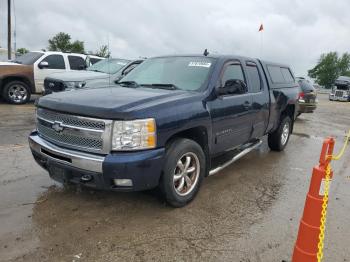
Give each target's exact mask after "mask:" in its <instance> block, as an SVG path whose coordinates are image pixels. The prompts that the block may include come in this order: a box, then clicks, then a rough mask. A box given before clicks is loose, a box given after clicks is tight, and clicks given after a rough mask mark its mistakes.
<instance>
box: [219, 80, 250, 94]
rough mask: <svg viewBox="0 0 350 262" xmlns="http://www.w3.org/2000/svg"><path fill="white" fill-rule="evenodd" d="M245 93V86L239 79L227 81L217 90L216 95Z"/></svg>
mask: <svg viewBox="0 0 350 262" xmlns="http://www.w3.org/2000/svg"><path fill="white" fill-rule="evenodd" d="M246 92H247V85H246V83H244V82H243V81H242V80H240V79H229V80H227V81H226V82H225V84H224V86H222V87H219V88H218V90H217V93H218V95H238V94H244V93H246Z"/></svg>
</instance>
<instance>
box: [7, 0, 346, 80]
mask: <svg viewBox="0 0 350 262" xmlns="http://www.w3.org/2000/svg"><path fill="white" fill-rule="evenodd" d="M6 2H7V0H0V9H1V10H0V11H1V28H0V30H1V31H0V45H1V46H2V47H5V46H6ZM15 8H16V17H17V48H19V47H26V48H28V49H30V50H38V49H41V48H46V47H47V45H48V43H47V40H48V38H50V37H52V36H53V35H55V34H56V33H58V32H60V31H63V32H67V33H69V34H70V35H71V36H72V40H76V39H79V40H82V41H84V42H85V48H86V50H92V51H95V50H96V49H98V47H99V46H100V45H103V44H107V42H108V39H109V44H110V49H111V52H112V56H113V57H123V58H124V57H125V58H136V57H139V56H146V57H150V56H155V55H162V54H181V53H202V52H203V50H204V49H205V48H208V50H209V52H212V53H225V54H238V55H244V56H252V57H262V58H263V59H267V60H272V61H276V62H282V63H287V64H290V65H291V66H292V68H293V70H294V71H295V73H296V74H297V75H306V73H307V70H308V69H310V68H311V67H313V66H314V65H315V63H316V62H317V60H318V57H319V56H320V54H321V53H325V52H329V51H338V52H339V53H343V52H350V15H349V12H350V1H349V0H333V1H331V0H329V1H327V0H289V1H284V0H268V1H261V0H245V1H237V0H219V1H214V0H187V1H186V0H173V1H170V0H145V1H142V0H123V1H121V0H113V1H112V0H110V1H107V0H99V1H92V0H74V1H73V0H31V1H26V0H15ZM260 23H263V25H264V32H263V33H262V43H263V44H262V48H261V33H258V28H259V26H260Z"/></svg>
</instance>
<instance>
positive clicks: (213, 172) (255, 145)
mask: <svg viewBox="0 0 350 262" xmlns="http://www.w3.org/2000/svg"><path fill="white" fill-rule="evenodd" d="M261 144H262V141H261V140H258V141H257V142H255V143H254V144H252V145H251V146H249V147H247V148H245V149H243V150H242V152H240V153H238V154H237V155H235V156H234V157H233V158H232V159H231V160H229V161H227V162H226V163H224V164H222V165H220V166H218V167H216V168H214V169H212V170H210V171H209V176H212V175H214V174H216V173H218V172H220V171H221V170H223V169H224V168H226V167H228V166H229V165H231V164H232V163H233V162H236V161H237V160H238V159H240V158H241V157H243V156H245V155H246V154H248V153H249V152H251V151H252V150H254V149H256V148H257V147H259V146H260V145H261Z"/></svg>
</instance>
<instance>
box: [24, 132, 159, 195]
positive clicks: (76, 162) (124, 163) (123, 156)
mask: <svg viewBox="0 0 350 262" xmlns="http://www.w3.org/2000/svg"><path fill="white" fill-rule="evenodd" d="M29 145H30V149H31V151H32V154H33V157H34V159H35V160H36V162H37V163H38V164H39V165H40V166H42V167H43V168H44V169H46V170H47V171H48V172H49V174H50V177H51V178H53V179H55V180H57V181H59V182H62V183H65V182H70V183H75V184H82V185H84V186H87V187H92V188H96V189H103V190H112V191H140V190H147V189H151V188H154V187H156V186H157V185H158V183H159V179H160V175H161V172H162V163H163V158H164V153H165V149H164V148H160V149H154V150H146V151H138V152H131V153H130V152H125V153H110V154H108V155H97V154H91V153H83V152H80V151H76V150H70V149H66V148H62V147H58V146H56V145H54V144H52V143H50V142H47V141H46V140H44V139H42V138H41V137H40V136H39V135H38V133H37V132H36V131H34V132H33V133H31V134H30V136H29ZM84 176H85V177H86V176H89V177H91V178H92V179H91V180H89V181H86V180H84V179H82V178H83V177H84ZM114 179H130V180H131V181H132V186H128V187H125V186H116V185H115V184H114V182H113V181H114Z"/></svg>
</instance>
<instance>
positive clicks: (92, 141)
mask: <svg viewBox="0 0 350 262" xmlns="http://www.w3.org/2000/svg"><path fill="white" fill-rule="evenodd" d="M38 131H39V133H40V135H41V136H42V137H43V138H45V139H47V140H49V141H51V142H53V143H55V142H59V143H61V144H64V145H68V146H76V147H80V148H82V149H84V148H85V149H96V150H101V149H102V144H103V142H102V139H101V138H100V139H96V138H88V137H79V136H74V135H70V134H65V133H57V132H56V131H55V130H53V129H52V128H49V127H46V126H44V125H42V124H38Z"/></svg>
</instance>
